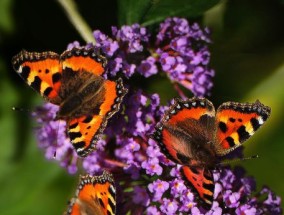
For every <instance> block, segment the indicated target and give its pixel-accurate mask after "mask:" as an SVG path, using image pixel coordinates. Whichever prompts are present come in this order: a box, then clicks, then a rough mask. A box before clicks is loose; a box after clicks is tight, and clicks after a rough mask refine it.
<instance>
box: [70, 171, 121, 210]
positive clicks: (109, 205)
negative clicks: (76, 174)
mask: <svg viewBox="0 0 284 215" xmlns="http://www.w3.org/2000/svg"><path fill="white" fill-rule="evenodd" d="M115 198H116V189H115V186H114V180H113V177H112V175H111V174H110V173H107V172H106V171H104V172H103V174H102V175H101V176H90V175H85V176H80V182H79V186H78V190H77V192H76V196H75V198H73V199H71V203H70V205H69V208H68V210H67V212H65V215H92V214H95V215H114V214H115V208H116V200H115Z"/></svg>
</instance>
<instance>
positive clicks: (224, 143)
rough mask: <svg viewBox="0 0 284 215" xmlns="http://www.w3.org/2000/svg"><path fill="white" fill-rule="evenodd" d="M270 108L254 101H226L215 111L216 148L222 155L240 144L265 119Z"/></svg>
mask: <svg viewBox="0 0 284 215" xmlns="http://www.w3.org/2000/svg"><path fill="white" fill-rule="evenodd" d="M270 112H271V110H270V108H269V107H267V106H264V105H263V104H261V103H260V102H259V101H256V102H255V103H252V104H251V103H236V102H227V103H224V104H222V105H221V106H220V107H219V108H218V111H217V115H216V123H217V126H218V129H217V134H216V142H217V143H216V150H217V154H218V155H224V154H227V153H228V152H230V151H232V150H233V149H235V148H236V147H238V146H240V145H241V144H242V143H243V142H244V141H245V140H247V139H248V138H249V137H250V136H252V135H253V134H254V133H255V132H256V130H257V129H258V128H259V127H260V126H261V125H262V124H263V123H264V122H265V121H266V120H267V118H268V117H269V115H270Z"/></svg>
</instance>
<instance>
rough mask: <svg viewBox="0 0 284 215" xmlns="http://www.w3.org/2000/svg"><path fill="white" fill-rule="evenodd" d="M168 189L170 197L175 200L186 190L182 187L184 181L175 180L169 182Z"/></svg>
mask: <svg viewBox="0 0 284 215" xmlns="http://www.w3.org/2000/svg"><path fill="white" fill-rule="evenodd" d="M170 187H171V195H172V196H173V197H175V198H177V197H178V196H182V195H183V193H184V191H186V190H187V188H186V186H185V185H184V181H183V180H181V179H177V178H175V179H174V180H173V181H171V182H170Z"/></svg>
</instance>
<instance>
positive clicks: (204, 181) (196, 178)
mask: <svg viewBox="0 0 284 215" xmlns="http://www.w3.org/2000/svg"><path fill="white" fill-rule="evenodd" d="M181 173H182V175H183V177H184V178H185V181H186V182H189V186H191V185H192V186H191V187H193V188H194V190H195V191H196V192H197V193H198V194H199V197H200V198H201V199H202V200H203V202H204V203H205V204H206V205H205V206H206V207H211V205H212V203H213V195H214V188H215V185H214V181H213V175H212V172H211V171H210V170H208V169H206V168H203V167H190V166H182V167H181Z"/></svg>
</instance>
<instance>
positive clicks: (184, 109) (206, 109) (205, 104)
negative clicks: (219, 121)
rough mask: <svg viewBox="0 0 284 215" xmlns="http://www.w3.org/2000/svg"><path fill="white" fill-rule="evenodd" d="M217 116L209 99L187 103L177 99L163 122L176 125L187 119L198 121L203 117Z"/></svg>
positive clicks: (188, 101)
mask: <svg viewBox="0 0 284 215" xmlns="http://www.w3.org/2000/svg"><path fill="white" fill-rule="evenodd" d="M205 114H206V115H209V116H214V115H215V109H214V106H213V104H212V103H211V102H210V101H208V100H207V99H201V98H199V99H198V98H192V99H188V100H186V101H182V100H180V99H175V103H174V105H172V106H171V108H170V109H169V110H168V111H167V113H166V114H165V117H164V118H163V120H162V121H164V122H165V121H166V122H167V123H169V124H171V125H176V124H177V123H179V122H182V121H184V120H186V119H194V120H198V119H200V117H201V116H202V115H205Z"/></svg>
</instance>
